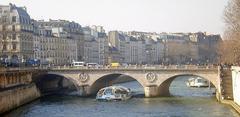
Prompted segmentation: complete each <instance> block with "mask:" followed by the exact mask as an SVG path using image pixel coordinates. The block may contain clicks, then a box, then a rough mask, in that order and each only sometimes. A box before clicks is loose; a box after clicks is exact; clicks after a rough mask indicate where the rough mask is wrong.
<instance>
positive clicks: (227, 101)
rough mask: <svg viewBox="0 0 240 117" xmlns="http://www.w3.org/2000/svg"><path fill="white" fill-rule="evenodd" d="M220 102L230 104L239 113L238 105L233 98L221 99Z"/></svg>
mask: <svg viewBox="0 0 240 117" xmlns="http://www.w3.org/2000/svg"><path fill="white" fill-rule="evenodd" d="M221 103H223V104H227V105H230V106H232V108H234V109H235V110H236V111H237V112H238V114H239V115H240V106H239V105H238V104H236V103H235V102H234V101H233V100H221Z"/></svg>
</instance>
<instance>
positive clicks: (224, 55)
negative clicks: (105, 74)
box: [218, 0, 240, 64]
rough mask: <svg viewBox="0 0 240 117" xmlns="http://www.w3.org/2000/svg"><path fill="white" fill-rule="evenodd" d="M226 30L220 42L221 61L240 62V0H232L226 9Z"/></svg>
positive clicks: (228, 62)
mask: <svg viewBox="0 0 240 117" xmlns="http://www.w3.org/2000/svg"><path fill="white" fill-rule="evenodd" d="M224 20H225V24H226V27H225V32H224V37H223V39H224V40H223V42H222V43H220V44H219V47H218V54H219V55H220V62H221V63H227V64H239V63H240V60H239V59H240V0H230V1H229V2H228V5H227V6H226V8H225V11H224Z"/></svg>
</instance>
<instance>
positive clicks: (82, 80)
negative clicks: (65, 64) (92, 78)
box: [79, 73, 89, 82]
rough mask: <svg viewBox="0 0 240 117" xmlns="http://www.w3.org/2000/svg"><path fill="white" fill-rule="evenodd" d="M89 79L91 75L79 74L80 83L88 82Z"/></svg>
mask: <svg viewBox="0 0 240 117" xmlns="http://www.w3.org/2000/svg"><path fill="white" fill-rule="evenodd" d="M88 79H89V75H88V74H86V73H80V74H79V80H80V82H87V81H88Z"/></svg>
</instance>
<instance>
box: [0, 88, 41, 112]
mask: <svg viewBox="0 0 240 117" xmlns="http://www.w3.org/2000/svg"><path fill="white" fill-rule="evenodd" d="M40 96H41V95H40V92H39V90H38V89H37V87H36V85H35V84H34V83H32V84H27V85H22V86H16V87H12V88H10V89H6V90H3V91H0V114H2V113H5V112H7V111H10V110H12V109H15V108H17V107H19V106H21V105H23V104H26V103H29V102H31V101H33V100H35V99H37V98H39V97H40Z"/></svg>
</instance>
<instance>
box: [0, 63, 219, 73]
mask: <svg viewBox="0 0 240 117" xmlns="http://www.w3.org/2000/svg"><path fill="white" fill-rule="evenodd" d="M217 68H218V66H213V65H210V66H197V65H168V66H164V65H151V66H146V65H141V66H140V65H129V66H119V67H110V66H97V67H87V66H84V67H73V66H53V67H16V68H4V67H1V68H0V72H6V71H24V70H68V69H69V70H70V69H71V70H74V69H75V70H77V69H163V70H164V69H189V70H190V69H199V70H200V69H201V70H203V69H217Z"/></svg>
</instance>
